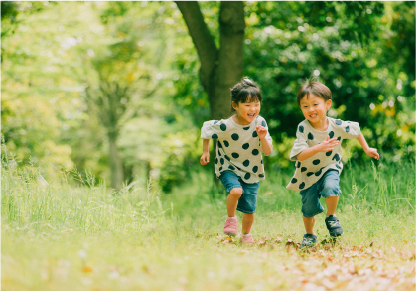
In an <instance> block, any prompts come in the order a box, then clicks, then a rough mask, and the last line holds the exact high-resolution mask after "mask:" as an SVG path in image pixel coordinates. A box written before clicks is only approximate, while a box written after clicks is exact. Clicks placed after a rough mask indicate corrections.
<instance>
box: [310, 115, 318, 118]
mask: <svg viewBox="0 0 416 291" xmlns="http://www.w3.org/2000/svg"><path fill="white" fill-rule="evenodd" d="M309 116H310V118H315V117H317V116H318V114H313V115H309Z"/></svg>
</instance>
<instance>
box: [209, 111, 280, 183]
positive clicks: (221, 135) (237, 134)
mask: <svg viewBox="0 0 416 291" xmlns="http://www.w3.org/2000/svg"><path fill="white" fill-rule="evenodd" d="M258 125H262V126H263V127H265V128H267V123H266V120H264V118H263V117H261V116H259V115H257V117H256V119H255V120H254V121H253V122H251V123H250V124H247V125H240V124H237V123H235V122H234V120H233V119H232V117H230V118H228V119H221V120H210V121H206V122H204V125H203V126H202V129H201V138H203V139H212V138H216V139H217V142H216V145H215V174H216V176H217V177H219V176H220V174H221V172H223V171H226V170H230V171H233V172H234V173H235V174H236V175H237V176H239V177H240V178H241V179H242V180H243V181H244V182H245V183H250V184H251V183H257V182H258V181H260V180H264V178H265V175H264V166H263V159H262V155H261V151H262V150H261V144H260V138H259V137H258V136H257V132H256V126H258ZM266 140H267V141H268V142H269V143H270V144H271V145H272V138H271V137H270V134H269V133H268V132H267V135H266Z"/></svg>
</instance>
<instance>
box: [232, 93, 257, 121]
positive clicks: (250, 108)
mask: <svg viewBox="0 0 416 291" xmlns="http://www.w3.org/2000/svg"><path fill="white" fill-rule="evenodd" d="M232 106H233V108H234V109H235V111H237V118H238V122H239V124H241V125H246V124H250V123H251V122H252V121H253V120H254V118H256V116H257V115H259V112H260V107H261V105H260V101H259V100H258V99H254V100H253V99H251V98H250V97H249V98H248V99H247V102H238V104H236V103H235V102H232Z"/></svg>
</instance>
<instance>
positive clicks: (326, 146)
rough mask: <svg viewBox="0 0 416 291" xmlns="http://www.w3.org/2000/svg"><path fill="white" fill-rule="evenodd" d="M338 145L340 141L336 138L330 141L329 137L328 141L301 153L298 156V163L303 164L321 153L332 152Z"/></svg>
mask: <svg viewBox="0 0 416 291" xmlns="http://www.w3.org/2000/svg"><path fill="white" fill-rule="evenodd" d="M338 144H339V140H337V139H336V138H333V139H329V136H327V137H326V139H325V140H324V141H323V142H321V143H320V144H317V145H315V146H313V147H310V148H307V149H304V150H303V151H301V152H300V153H299V154H298V155H297V156H296V158H297V159H298V161H300V162H302V161H304V160H306V159H309V158H310V157H312V156H314V155H316V154H317V153H319V152H324V153H326V152H329V151H332V150H334V148H335V147H336V146H337V145H338Z"/></svg>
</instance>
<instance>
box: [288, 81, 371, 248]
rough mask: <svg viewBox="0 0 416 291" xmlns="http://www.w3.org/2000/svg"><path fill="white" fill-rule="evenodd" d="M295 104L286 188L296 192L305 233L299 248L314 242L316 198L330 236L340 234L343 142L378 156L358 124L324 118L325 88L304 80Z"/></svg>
mask: <svg viewBox="0 0 416 291" xmlns="http://www.w3.org/2000/svg"><path fill="white" fill-rule="evenodd" d="M297 101H298V105H299V107H300V109H301V110H302V113H303V115H304V117H305V118H306V119H305V120H304V121H302V122H301V123H299V125H298V129H297V132H296V140H295V142H294V144H293V148H292V151H291V153H290V160H292V161H296V164H295V168H296V170H295V175H294V176H293V178H292V180H291V181H290V183H289V185H288V186H287V187H286V188H287V189H290V190H295V191H300V194H301V195H302V208H301V211H302V214H303V223H304V225H305V230H306V234H305V235H304V236H303V240H302V244H301V247H307V246H313V245H314V244H315V243H316V241H317V236H316V233H315V231H314V229H313V228H314V224H315V215H317V214H319V213H321V212H323V211H324V208H323V207H322V205H321V203H320V200H319V198H320V197H321V196H323V197H325V199H326V206H327V213H326V218H325V223H326V227H327V228H328V230H329V234H330V235H331V236H333V237H337V236H340V235H342V234H343V233H344V230H343V229H342V226H341V223H340V221H339V219H338V218H337V217H336V216H335V210H336V209H337V205H338V200H339V195H340V194H341V190H340V188H339V181H340V178H339V176H340V174H341V172H342V168H343V165H342V148H341V143H342V141H343V140H344V139H352V138H357V139H358V141H359V143H360V145H361V147H362V148H363V150H364V152H365V153H366V154H367V155H368V156H370V157H373V158H375V159H377V160H378V159H379V154H378V153H377V150H376V149H374V148H370V147H369V146H368V145H367V142H366V141H365V139H364V136H363V135H362V134H361V132H360V127H359V124H358V122H353V121H343V120H341V119H334V118H331V117H327V115H326V114H327V111H328V109H329V108H330V107H331V104H332V92H331V90H329V88H328V87H327V86H325V85H324V84H321V83H319V82H315V81H313V80H308V81H307V82H306V83H305V84H304V85H303V86H302V87H301V88H300V89H299V91H298V94H297Z"/></svg>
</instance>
